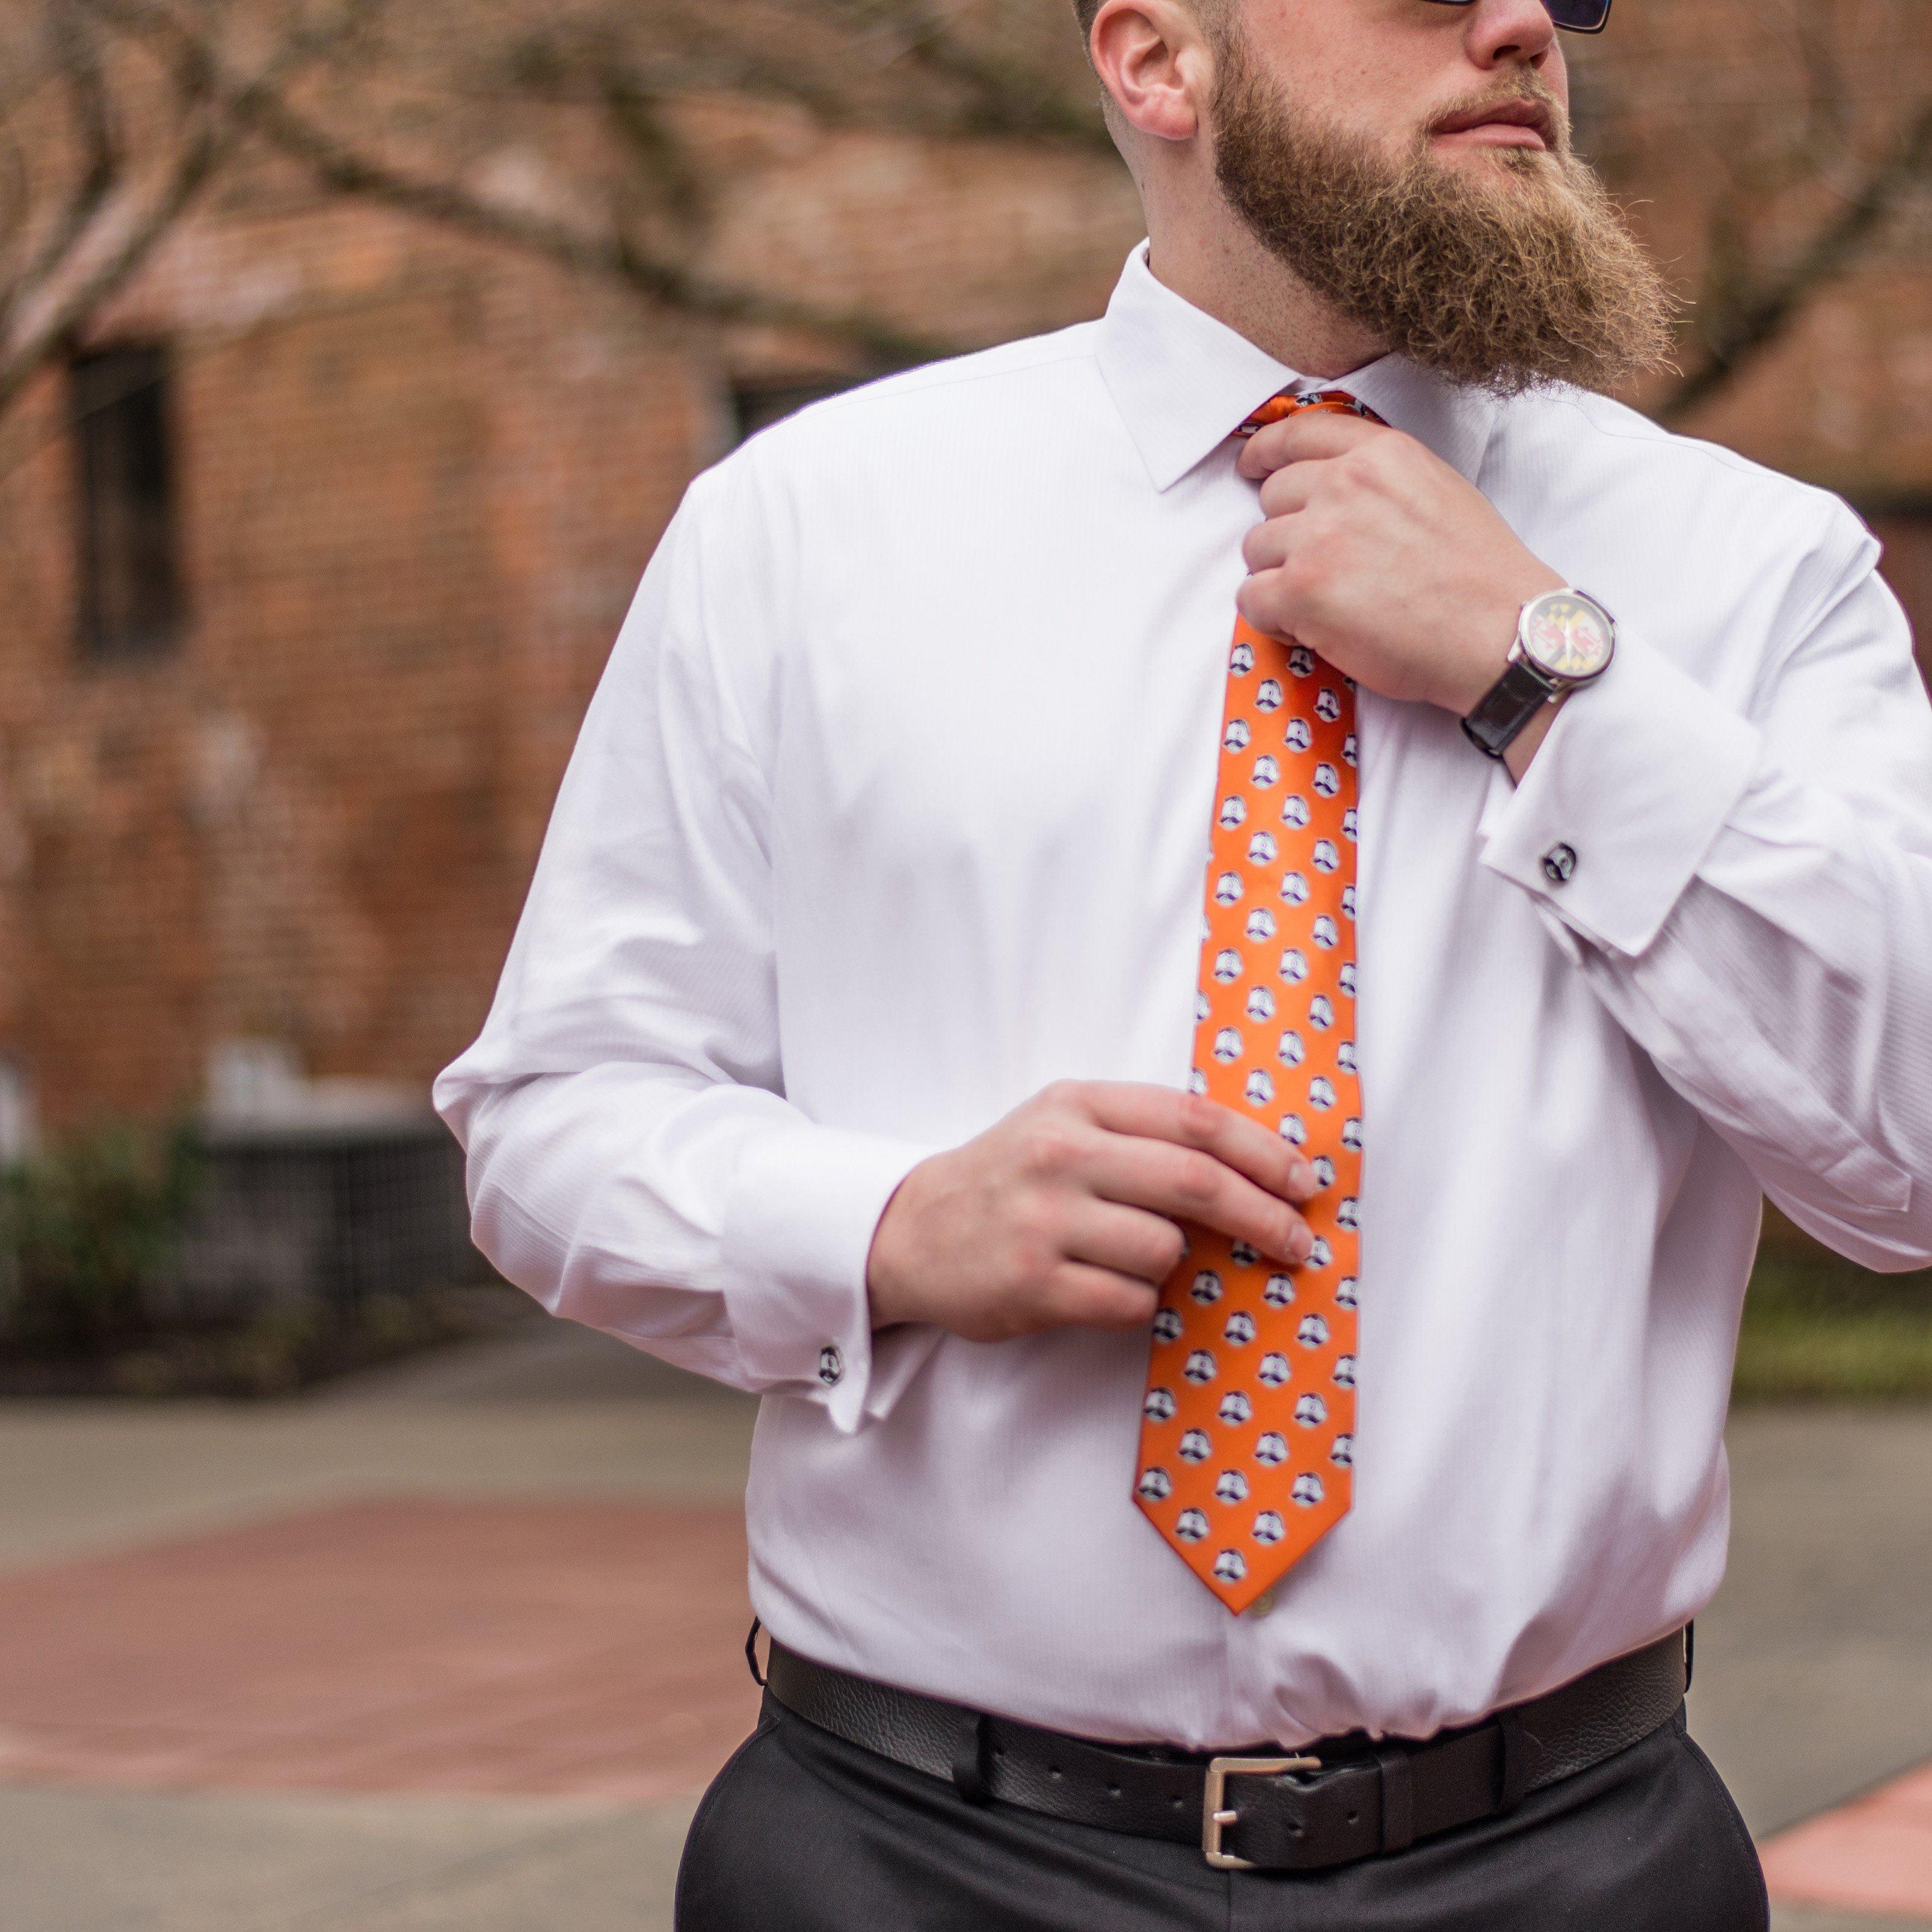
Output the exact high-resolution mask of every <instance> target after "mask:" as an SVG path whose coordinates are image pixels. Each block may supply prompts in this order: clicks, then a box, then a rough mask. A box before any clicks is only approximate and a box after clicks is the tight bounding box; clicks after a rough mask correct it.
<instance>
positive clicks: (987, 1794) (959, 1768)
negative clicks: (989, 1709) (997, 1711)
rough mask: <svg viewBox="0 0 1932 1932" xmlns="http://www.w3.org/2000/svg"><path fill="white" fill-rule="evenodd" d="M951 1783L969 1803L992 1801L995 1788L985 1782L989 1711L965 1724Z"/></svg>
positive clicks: (977, 1803)
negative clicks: (987, 1713)
mask: <svg viewBox="0 0 1932 1932" xmlns="http://www.w3.org/2000/svg"><path fill="white" fill-rule="evenodd" d="M953 1784H955V1785H956V1786H957V1787H959V1795H960V1796H961V1797H962V1798H963V1799H965V1801H966V1802H967V1803H968V1805H990V1804H992V1802H993V1792H992V1787H991V1786H990V1785H989V1784H987V1782H986V1713H985V1712H983V1711H982V1712H980V1713H979V1714H978V1715H977V1716H975V1717H974V1719H973V1720H972V1721H971V1723H970V1724H968V1726H967V1727H966V1732H965V1736H963V1737H962V1738H961V1739H960V1740H959V1749H958V1750H957V1751H955V1752H954V1753H953Z"/></svg>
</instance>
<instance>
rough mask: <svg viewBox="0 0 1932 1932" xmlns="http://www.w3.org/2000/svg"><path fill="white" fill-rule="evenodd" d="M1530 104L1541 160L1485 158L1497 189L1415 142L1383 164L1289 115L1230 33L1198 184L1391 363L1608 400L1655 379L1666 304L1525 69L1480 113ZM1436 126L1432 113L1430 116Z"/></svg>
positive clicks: (1498, 386) (1479, 167)
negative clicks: (1214, 189)
mask: <svg viewBox="0 0 1932 1932" xmlns="http://www.w3.org/2000/svg"><path fill="white" fill-rule="evenodd" d="M1520 98H1529V99H1533V100H1536V101H1541V102H1543V103H1544V104H1545V105H1546V106H1547V107H1549V108H1550V110H1551V111H1552V113H1553V117H1554V119H1555V121H1556V127H1557V132H1558V139H1557V142H1556V145H1555V146H1554V147H1553V148H1550V149H1541V150H1540V149H1537V148H1499V149H1498V150H1496V154H1495V159H1496V162H1497V163H1498V165H1499V169H1502V170H1505V171H1506V172H1504V173H1503V174H1502V177H1501V178H1484V176H1485V175H1486V174H1487V167H1486V166H1485V165H1484V159H1483V158H1482V157H1478V158H1476V159H1475V160H1474V161H1473V162H1472V166H1471V167H1470V169H1469V171H1468V172H1464V171H1463V170H1461V169H1457V168H1455V167H1453V166H1448V165H1445V163H1442V162H1440V161H1439V160H1436V159H1435V157H1433V154H1431V153H1430V148H1429V142H1428V136H1427V133H1424V134H1423V135H1421V136H1418V140H1417V142H1416V145H1415V148H1414V149H1413V150H1412V151H1411V153H1410V154H1409V155H1408V156H1407V157H1406V158H1405V159H1403V160H1399V161H1391V160H1390V159H1389V158H1388V156H1387V155H1386V154H1385V153H1384V152H1383V151H1382V150H1381V149H1380V148H1378V147H1377V146H1376V145H1374V144H1373V142H1370V140H1368V139H1366V138H1364V137H1362V136H1356V135H1353V134H1349V133H1345V132H1343V130H1340V129H1337V128H1334V127H1326V126H1322V125H1320V124H1316V123H1315V122H1313V121H1311V120H1310V119H1309V118H1307V116H1305V115H1302V114H1301V113H1298V111H1297V110H1295V107H1293V106H1292V104H1291V103H1290V102H1289V100H1288V99H1287V98H1286V95H1285V94H1284V93H1283V92H1282V91H1281V90H1280V89H1279V88H1278V87H1277V86H1274V84H1273V83H1271V81H1270V80H1268V77H1266V76H1265V74H1263V73H1262V71H1261V70H1260V68H1259V66H1258V65H1257V64H1256V62H1254V60H1253V58H1252V57H1251V56H1250V55H1249V54H1248V53H1247V50H1246V49H1245V47H1244V45H1243V43H1241V40H1240V38H1239V37H1238V33H1231V34H1229V36H1228V37H1227V41H1226V45H1225V46H1223V49H1222V58H1221V73H1220V80H1219V83H1218V85H1217V91H1216V95H1215V101H1214V130H1215V132H1214V159H1215V172H1216V175H1217V178H1218V179H1219V181H1220V185H1221V189H1222V192H1223V193H1224V194H1226V196H1227V198H1228V200H1229V203H1230V205H1232V207H1233V208H1234V209H1235V212H1236V213H1237V214H1238V215H1239V216H1240V217H1241V219H1242V220H1243V221H1244V222H1245V223H1247V226H1248V228H1249V229H1250V230H1251V231H1252V232H1253V234H1254V236H1256V239H1258V240H1259V242H1261V243H1262V246H1263V247H1264V248H1266V249H1267V250H1268V251H1269V253H1270V254H1272V255H1274V257H1276V258H1277V260H1279V261H1280V262H1281V263H1283V264H1284V266H1286V267H1287V268H1288V269H1290V270H1291V271H1292V272H1293V273H1294V274H1295V275H1296V276H1297V277H1298V278H1299V279H1300V280H1301V281H1302V282H1304V283H1305V284H1307V287H1310V289H1312V290H1313V291H1314V292H1315V293H1316V294H1317V295H1318V296H1321V297H1322V298H1323V299H1325V300H1326V301H1327V302H1329V303H1331V305H1334V308H1336V309H1337V310H1338V311H1340V312H1341V313H1342V314H1345V315H1346V316H1348V317H1349V318H1350V319H1351V320H1353V321H1354V322H1355V323H1358V325H1360V326H1361V327H1363V328H1364V329H1366V330H1367V331H1368V332H1370V333H1371V334H1373V335H1374V336H1375V337H1376V338H1377V339H1378V340H1379V341H1381V342H1382V344H1385V346H1386V347H1387V348H1388V350H1391V351H1393V352H1394V353H1397V354H1398V355H1401V356H1406V357H1408V358H1409V359H1410V360H1411V361H1412V362H1418V363H1420V364H1421V365H1424V367H1425V368H1430V369H1433V370H1435V371H1437V372H1438V373H1439V374H1442V375H1443V376H1445V377H1448V378H1449V379H1450V380H1452V381H1454V382H1457V383H1465V384H1468V385H1469V386H1472V387H1476V388H1481V389H1488V390H1490V391H1491V392H1493V393H1495V394H1496V395H1502V396H1509V395H1520V393H1521V392H1523V391H1524V390H1526V389H1532V388H1534V387H1536V386H1539V385H1543V384H1547V383H1575V384H1577V386H1580V387H1581V388H1584V389H1610V388H1612V387H1613V386H1616V384H1618V383H1621V382H1622V381H1624V380H1626V379H1627V378H1628V377H1631V376H1634V375H1637V374H1642V373H1643V372H1644V371H1647V370H1651V369H1655V368H1661V367H1664V366H1666V365H1667V363H1668V360H1669V357H1670V350H1671V342H1672V324H1673V322H1674V320H1675V319H1676V314H1677V310H1678V304H1677V302H1676V298H1675V297H1674V296H1672V294H1671V293H1670V290H1669V289H1668V288H1667V286H1666V284H1665V283H1664V278H1663V276H1662V275H1661V273H1660V272H1659V271H1658V268H1657V266H1656V265H1655V263H1653V262H1652V260H1651V259H1650V257H1649V256H1648V255H1647V254H1646V253H1645V252H1644V251H1643V248H1642V247H1641V245H1640V244H1639V243H1638V242H1637V239H1636V238H1635V237H1634V236H1633V235H1632V234H1631V232H1630V230H1629V229H1628V228H1627V227H1625V225H1624V222H1623V218H1622V214H1620V213H1619V210H1618V208H1617V207H1616V204H1615V203H1614V202H1613V201H1612V200H1611V199H1610V196H1609V193H1607V190H1605V188H1604V185H1603V183H1602V182H1601V181H1600V180H1599V179H1598V176H1597V175H1596V173H1595V170H1593V169H1592V168H1591V167H1590V166H1589V165H1588V164H1587V163H1585V162H1583V161H1582V160H1579V159H1578V158H1577V157H1576V156H1575V155H1574V154H1572V153H1571V151H1570V145H1569V136H1568V127H1567V125H1566V124H1565V119H1564V116H1563V113H1562V107H1561V105H1560V104H1559V102H1558V101H1557V100H1556V97H1555V95H1553V94H1552V92H1550V89H1549V87H1548V86H1547V84H1546V83H1544V82H1543V81H1542V80H1541V79H1540V78H1539V77H1538V76H1536V75H1535V74H1529V73H1527V72H1526V73H1525V74H1523V76H1522V77H1520V80H1519V81H1518V83H1517V85H1516V86H1514V87H1512V88H1510V89H1507V90H1504V91H1500V92H1496V93H1492V94H1489V95H1485V96H1484V97H1483V98H1482V101H1481V102H1480V103H1474V102H1471V103H1464V104H1462V105H1463V106H1472V105H1478V104H1482V105H1490V104H1494V103H1495V102H1496V101H1498V100H1515V99H1520ZM1445 118H1446V117H1445Z"/></svg>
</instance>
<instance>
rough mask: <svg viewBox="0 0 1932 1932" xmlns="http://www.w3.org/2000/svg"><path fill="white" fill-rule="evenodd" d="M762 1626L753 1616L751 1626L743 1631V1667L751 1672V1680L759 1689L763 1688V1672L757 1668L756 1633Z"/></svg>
mask: <svg viewBox="0 0 1932 1932" xmlns="http://www.w3.org/2000/svg"><path fill="white" fill-rule="evenodd" d="M763 1628H764V1626H763V1625H762V1624H761V1623H760V1622H759V1621H758V1620H757V1618H756V1617H754V1618H753V1619H751V1628H750V1629H749V1630H748V1631H746V1632H745V1668H746V1669H747V1670H749V1671H750V1672H751V1682H753V1683H754V1684H755V1685H757V1687H758V1688H759V1689H760V1691H762V1690H763V1688H765V1673H763V1671H762V1670H760V1669H759V1668H758V1633H759V1631H761V1630H762V1629H763Z"/></svg>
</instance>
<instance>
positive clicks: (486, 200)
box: [152, 8, 948, 362]
mask: <svg viewBox="0 0 1932 1932" xmlns="http://www.w3.org/2000/svg"><path fill="white" fill-rule="evenodd" d="M152 17H153V18H154V19H155V20H157V21H159V22H160V23H161V24H162V25H163V27H164V30H165V31H166V32H167V33H168V34H169V35H170V36H171V37H174V38H175V40H177V41H178V43H180V44H181V46H183V47H184V48H185V49H188V50H189V51H190V57H191V58H192V59H193V62H196V64H197V65H199V66H201V67H202V68H205V70H206V71H208V72H209V73H211V74H218V73H219V72H220V56H219V55H218V54H217V52H216V50H215V49H214V48H213V47H212V46H209V45H208V43H205V41H202V40H200V39H199V37H198V36H196V34H195V32H194V30H193V28H190V26H187V23H185V22H184V20H182V19H181V16H180V15H179V13H178V12H175V11H174V10H171V9H163V8H156V9H154V11H153V14H152ZM229 101H230V103H231V108H232V113H233V116H234V118H235V119H236V121H237V123H239V124H243V125H245V126H246V127H248V128H250V129H251V130H254V132H255V133H258V134H260V136H263V138H264V139H266V140H267V141H268V142H269V143H270V144H271V145H272V146H274V147H275V148H278V149H279V150H280V151H281V152H282V153H284V154H287V156H289V157H290V158H292V159H293V160H297V161H299V162H300V163H302V165H303V166H305V167H306V168H307V169H308V170H309V171H310V172H311V174H312V175H314V178H315V179H316V180H317V181H318V182H319V183H320V184H321V185H322V186H323V187H326V188H327V189H328V190H330V191H331V192H332V193H337V194H341V195H346V196H356V197H359V198H362V199H368V200H371V201H375V202H381V203H383V204H384V205H387V206H389V207H391V208H395V209H397V210H398V211H401V212H402V213H404V214H413V215H416V216H419V217H422V218H424V219H425V220H431V221H434V222H438V223H442V224H443V225H444V226H448V227H450V228H453V229H459V230H461V231H463V232H466V233H469V234H472V235H474V236H479V237H481V238H482V239H486V240H490V241H496V242H506V243H508V244H510V245H512V246H514V247H517V248H523V249H526V250H528V251H530V252H532V253H533V254H538V255H540V256H543V257H547V258H548V259H549V260H551V261H553V262H556V263H559V265H561V266H563V267H565V268H567V269H572V270H575V271H577V272H581V273H587V274H590V275H600V276H602V277H604V278H607V279H608V280H610V281H616V282H617V283H619V284H622V286H623V287H626V288H628V289H629V290H631V291H632V292H633V293H636V294H638V295H640V296H646V297H647V298H648V299H650V300H652V301H654V302H661V303H664V304H666V305H668V306H670V307H671V308H676V309H680V310H682V311H685V312H686V313H688V314H693V315H701V316H708V317H712V318H713V319H715V320H721V321H730V322H751V323H766V324H769V325H773V326H781V327H784V328H787V329H802V330H807V331H810V332H814V333H816V334H820V335H831V336H834V337H836V338H839V339H840V340H841V341H844V342H847V343H848V344H852V345H853V346H855V347H858V348H859V349H860V350H862V351H864V352H865V353H868V354H869V355H870V356H873V357H874V358H875V359H877V360H879V361H880V362H913V361H918V360H921V359H927V358H929V357H931V356H935V355H939V354H942V353H945V352H946V349H947V346H948V345H946V344H941V343H939V342H937V341H933V340H932V339H931V338H926V337H922V336H917V335H911V334H910V333H907V332H903V331H901V330H898V329H894V328H892V327H891V326H889V325H888V324H886V323H882V322H880V321H879V320H877V318H876V317H871V316H867V315H864V314H855V313H852V312H849V311H840V310H828V309H823V308H817V307H814V306H813V305H810V304H807V303H802V302H788V301H786V300H784V299H782V298H780V297H777V296H770V295H767V294H765V293H761V292H759V291H757V290H750V289H744V288H737V287H730V286H728V285H726V284H719V283H716V282H714V281H710V280H709V279H708V278H705V277H703V276H702V275H699V274H697V273H696V272H694V271H693V270H692V269H690V268H688V266H685V265H684V264H682V263H679V262H676V261H674V260H671V259H670V258H668V257H666V256H664V255H663V254H661V253H658V252H656V251H652V250H651V249H649V248H646V246H645V245H643V243H642V242H640V241H639V240H638V239H637V238H635V237H634V236H631V235H628V234H627V233H625V232H624V231H623V229H622V227H621V226H620V225H619V224H618V223H616V220H614V219H613V220H612V222H611V224H610V228H609V229H608V230H607V232H605V233H592V232H590V231H588V230H586V229H582V228H580V227H578V226H574V224H572V223H568V222H565V221H562V220H557V219H556V218H555V217H553V216H550V215H547V214H541V213H539V212H538V211H535V210H534V209H532V208H526V207H522V206H518V205H514V204H513V203H511V202H506V201H504V200H502V199H499V198H496V197H492V196H489V195H487V194H486V193H481V192H479V191H478V190H475V189H473V188H471V187H466V186H465V185H464V184H462V183H461V182H460V181H455V180H453V179H451V178H448V177H446V176H440V175H432V174H428V173H419V172H416V171H414V170H413V169H410V168H407V167H404V166H401V165H399V164H398V163H393V162H391V161H389V160H386V159H384V158H382V157H378V156H377V155H374V154H370V153H368V152H367V151H364V150H363V149H362V148H359V147H358V146H356V145H354V144H353V143H352V142H350V141H349V140H347V139H345V138H344V137H342V136H338V135H336V134H334V133H331V132H329V130H326V129H325V128H324V127H322V126H321V125H320V124H319V123H318V122H317V121H315V120H314V119H312V118H310V117H309V116H308V115H305V114H304V113H301V112H299V110H296V108H294V107H292V106H291V105H290V103H289V101H288V100H287V97H286V95H285V94H284V92H283V90H282V89H281V88H280V87H279V86H272V85H261V86H247V87H233V86H231V87H230V89H229ZM638 107H639V104H638V103H637V101H635V100H634V99H632V98H629V97H628V96H627V97H624V98H623V99H622V111H623V112H624V113H625V115H627V116H628V121H627V126H626V129H625V132H626V133H627V135H628V137H629V138H630V139H631V140H632V141H633V142H642V143H643V144H645V145H648V146H649V147H650V148H652V150H653V151H655V150H656V149H657V148H658V147H659V146H661V144H662V143H663V142H667V141H668V140H669V139H670V136H669V135H668V133H667V132H666V131H665V130H663V129H662V127H661V125H659V126H657V127H653V128H652V129H651V130H650V131H649V133H648V134H646V133H645V132H644V131H643V124H642V122H641V121H640V116H639V113H638Z"/></svg>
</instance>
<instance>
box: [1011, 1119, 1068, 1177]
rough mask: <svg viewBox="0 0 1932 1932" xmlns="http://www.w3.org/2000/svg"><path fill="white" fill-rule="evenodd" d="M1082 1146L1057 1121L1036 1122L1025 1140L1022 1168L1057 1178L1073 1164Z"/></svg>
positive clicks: (1021, 1148)
mask: <svg viewBox="0 0 1932 1932" xmlns="http://www.w3.org/2000/svg"><path fill="white" fill-rule="evenodd" d="M1078 1146H1079V1142H1078V1139H1077V1138H1076V1136H1075V1135H1073V1133H1070V1131H1069V1130H1067V1127H1064V1125H1062V1124H1061V1123H1060V1122H1059V1121H1057V1120H1046V1121H1034V1123H1033V1124H1031V1126H1029V1127H1028V1129H1027V1130H1026V1132H1025V1134H1024V1135H1022V1137H1021V1139H1020V1145H1019V1157H1020V1164H1021V1166H1022V1168H1024V1169H1025V1170H1026V1171H1027V1172H1028V1173H1031V1174H1036V1175H1059V1174H1061V1173H1063V1172H1064V1171H1065V1170H1066V1169H1067V1166H1069V1165H1070V1163H1071V1162H1072V1161H1073V1157H1074V1154H1075V1153H1076V1151H1077V1148H1078Z"/></svg>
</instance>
